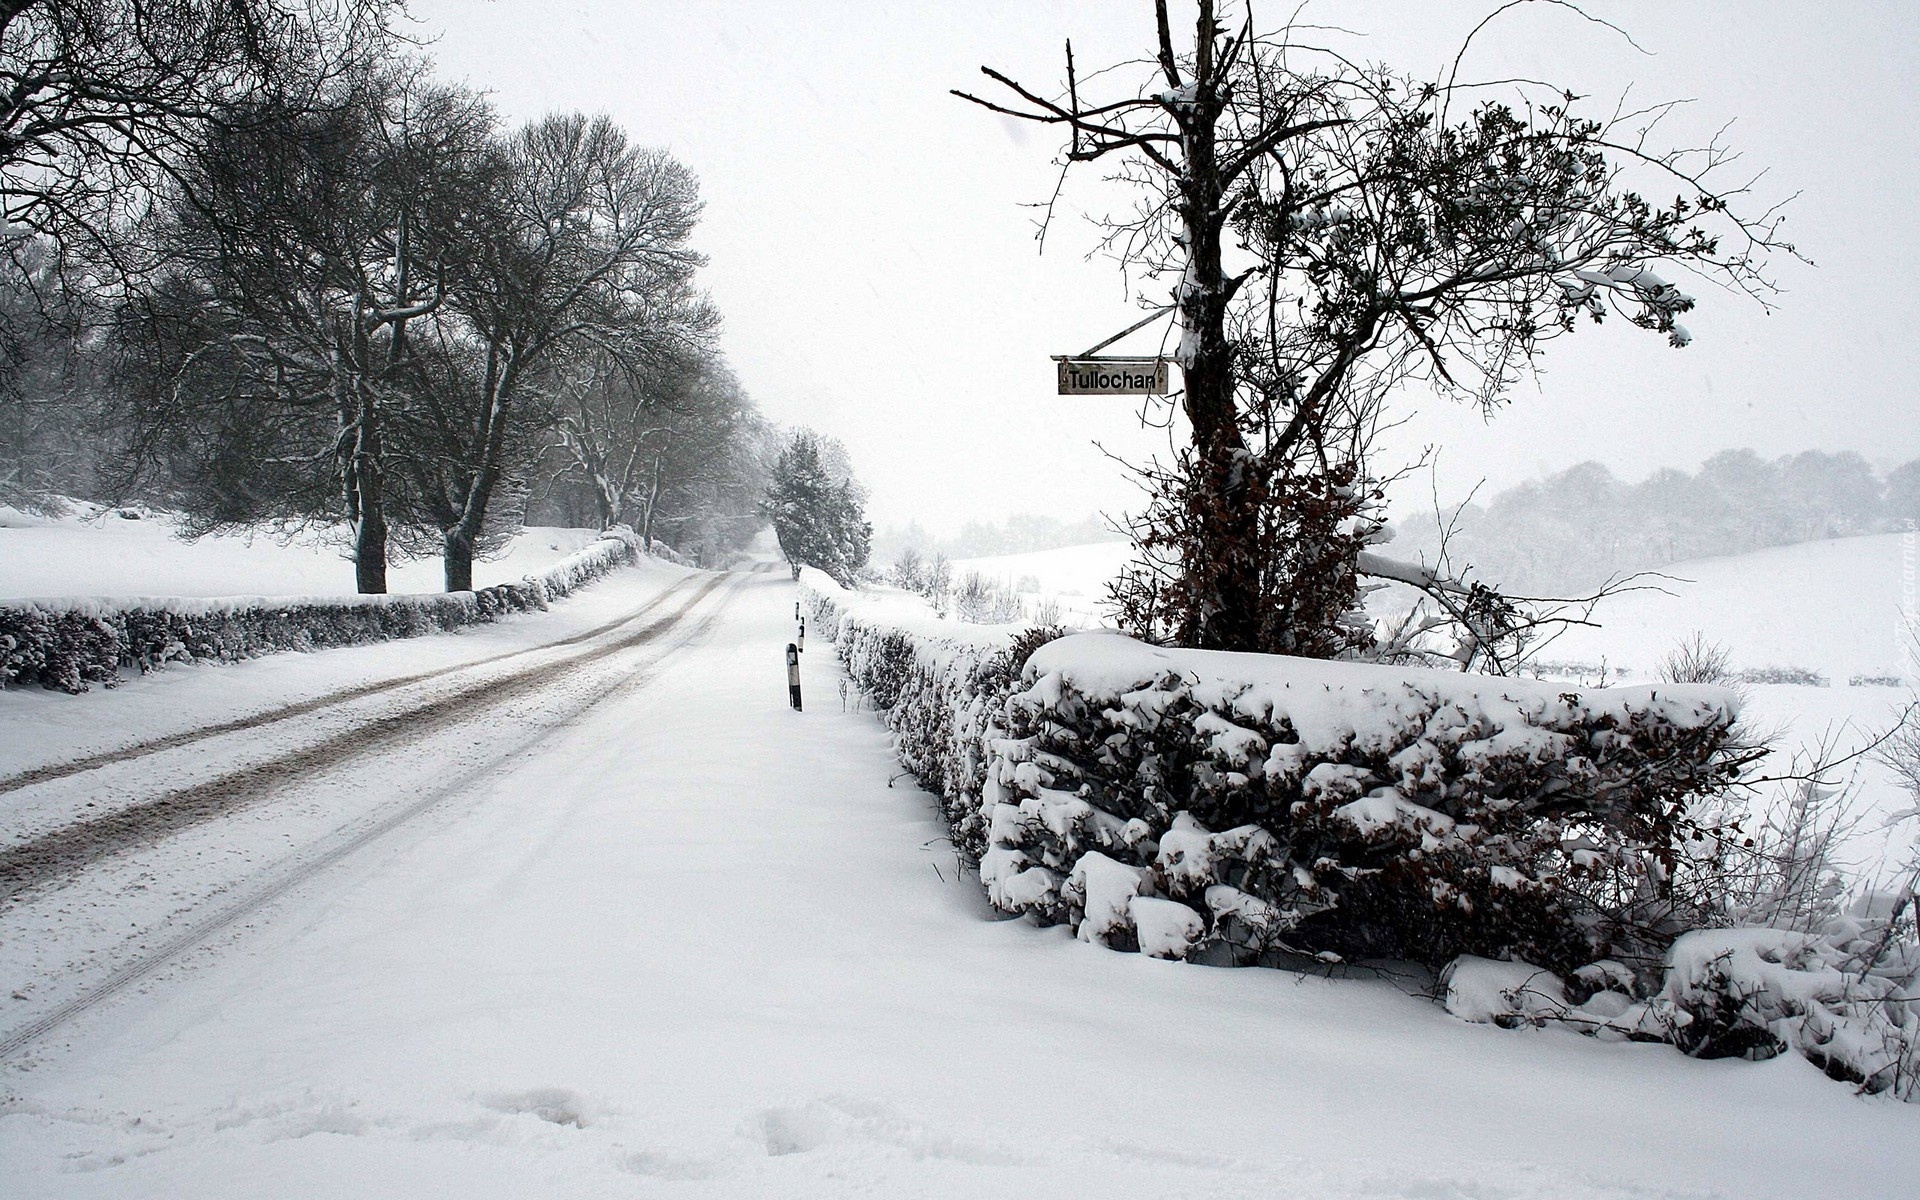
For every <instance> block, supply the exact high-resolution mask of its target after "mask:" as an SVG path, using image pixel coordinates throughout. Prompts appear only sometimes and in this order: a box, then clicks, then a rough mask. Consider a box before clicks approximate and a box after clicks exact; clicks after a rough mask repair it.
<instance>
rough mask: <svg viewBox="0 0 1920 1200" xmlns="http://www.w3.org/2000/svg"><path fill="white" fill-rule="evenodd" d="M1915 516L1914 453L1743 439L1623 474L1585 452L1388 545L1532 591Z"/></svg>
mask: <svg viewBox="0 0 1920 1200" xmlns="http://www.w3.org/2000/svg"><path fill="white" fill-rule="evenodd" d="M1916 523H1920V460H1916V461H1914V462H1910V463H1907V464H1905V465H1904V466H1901V467H1898V468H1896V469H1895V470H1893V471H1890V472H1888V473H1887V474H1886V475H1885V476H1884V477H1882V476H1880V475H1877V474H1875V472H1874V470H1873V468H1872V467H1871V466H1870V465H1868V463H1867V461H1866V459H1864V458H1862V457H1861V456H1860V455H1858V454H1855V453H1852V452H1846V453H1841V454H1827V453H1824V452H1822V451H1818V450H1809V451H1806V452H1805V453H1801V454H1794V455H1788V456H1785V457H1782V458H1779V459H1775V460H1773V461H1771V462H1769V461H1768V460H1766V459H1764V458H1761V457H1760V456H1759V455H1758V454H1756V453H1754V452H1753V451H1751V450H1728V451H1724V452H1722V453H1720V454H1716V455H1714V456H1713V457H1712V458H1710V459H1708V460H1707V461H1706V462H1705V463H1704V464H1702V465H1701V467H1700V469H1699V470H1698V471H1696V472H1693V473H1688V472H1686V471H1680V470H1674V469H1666V470H1661V471H1657V472H1655V473H1654V474H1653V475H1651V476H1649V477H1648V478H1646V479H1645V480H1643V481H1641V482H1640V483H1633V484H1630V483H1624V482H1622V481H1621V480H1619V479H1617V478H1615V477H1614V475H1613V473H1612V472H1610V471H1609V470H1607V468H1606V467H1604V466H1602V465H1601V464H1599V463H1596V462H1586V463H1581V464H1579V465H1578V466H1574V467H1570V468H1568V469H1567V470H1565V471H1562V472H1560V473H1559V474H1557V475H1552V476H1549V477H1547V478H1546V479H1543V480H1540V481H1538V482H1536V483H1525V484H1522V485H1520V486H1519V487H1515V488H1511V489H1509V490H1507V491H1504V492H1501V493H1499V494H1498V495H1496V496H1493V497H1492V498H1491V499H1487V500H1476V501H1472V502H1469V503H1467V504H1464V505H1462V506H1460V507H1459V508H1458V509H1457V510H1445V511H1442V512H1441V513H1440V514H1439V515H1438V518H1437V519H1436V517H1435V515H1434V514H1432V513H1427V514H1423V515H1422V516H1421V517H1419V518H1416V519H1413V520H1408V521H1403V522H1396V526H1397V529H1398V535H1399V536H1398V537H1397V539H1396V541H1395V543H1394V549H1395V551H1396V552H1397V553H1398V556H1399V557H1403V558H1404V557H1411V556H1413V555H1414V554H1416V553H1417V554H1419V555H1423V556H1425V557H1426V558H1427V559H1428V561H1432V560H1433V559H1434V558H1435V556H1436V555H1437V554H1438V553H1439V552H1440V549H1441V543H1442V529H1443V528H1444V527H1446V526H1447V525H1449V524H1450V525H1451V526H1452V532H1451V534H1450V535H1449V536H1447V537H1446V538H1445V542H1446V551H1447V555H1448V557H1449V559H1450V560H1451V562H1452V563H1453V564H1454V566H1455V567H1456V568H1458V567H1467V566H1470V567H1471V568H1472V574H1473V575H1474V576H1476V577H1477V578H1480V579H1483V580H1485V581H1487V582H1489V583H1493V584H1497V585H1500V586H1502V587H1504V588H1506V589H1508V590H1512V591H1521V592H1527V593H1532V594H1535V595H1541V594H1549V593H1557V592H1566V591H1570V590H1575V589H1585V588H1589V587H1592V586H1593V585H1595V584H1597V583H1599V582H1601V581H1603V580H1605V579H1606V578H1607V577H1608V576H1610V575H1618V574H1622V573H1630V572H1633V571H1644V570H1649V569H1652V568H1657V567H1661V566H1665V565H1666V564H1668V563H1674V562H1680V561H1683V560H1686V559H1693V558H1710V557H1715V556H1719V555H1726V554H1744V553H1746V552H1748V551H1752V550H1760V549H1764V548H1766V547H1769V546H1786V545H1791V544H1793V543H1795V542H1808V541H1816V540H1819V539H1823V538H1835V537H1851V536H1855V535H1858V534H1868V533H1884V532H1891V531H1894V530H1899V529H1905V528H1910V527H1911V526H1912V524H1916Z"/></svg>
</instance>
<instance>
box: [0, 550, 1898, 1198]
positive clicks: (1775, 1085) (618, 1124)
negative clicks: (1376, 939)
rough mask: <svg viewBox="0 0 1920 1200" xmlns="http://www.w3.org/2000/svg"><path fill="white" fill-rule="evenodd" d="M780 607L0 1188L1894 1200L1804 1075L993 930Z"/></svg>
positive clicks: (40, 1116)
mask: <svg viewBox="0 0 1920 1200" xmlns="http://www.w3.org/2000/svg"><path fill="white" fill-rule="evenodd" d="M601 586H602V587H605V586H606V585H601ZM596 590H598V589H590V590H589V591H588V592H587V593H586V594H585V595H587V596H592V595H593V594H594V591H596ZM793 599H794V589H793V587H792V585H791V584H790V583H789V582H787V581H786V579H785V578H784V577H783V576H780V577H776V576H771V575H769V576H760V577H755V578H753V579H750V580H748V581H746V583H745V584H744V585H743V586H742V588H741V589H740V590H739V592H738V594H737V597H736V598H735V599H733V600H732V601H731V603H730V607H728V609H727V610H726V612H725V615H724V617H723V618H722V620H721V621H720V623H719V624H718V625H717V626H716V627H714V628H713V629H711V630H710V631H709V632H708V633H707V634H706V635H705V636H704V638H703V640H701V641H699V642H698V643H696V644H695V645H693V646H690V647H689V648H687V649H686V650H685V651H684V652H682V653H679V654H677V655H675V656H673V657H670V658H668V659H666V660H664V661H663V662H662V664H661V666H660V667H659V669H658V671H657V673H656V674H655V675H654V676H653V677H652V679H651V680H650V681H649V682H647V683H645V684H644V686H638V687H636V688H635V689H634V690H631V691H629V692H627V693H626V694H624V695H623V696H621V697H620V698H618V699H617V700H615V701H610V702H608V703H606V704H604V705H602V706H600V707H598V708H595V709H593V710H591V711H589V712H588V713H587V714H586V715H585V716H584V717H583V718H582V719H580V720H579V721H578V722H576V723H575V724H574V725H572V726H571V727H570V728H568V729H566V730H565V731H564V732H562V733H560V734H558V735H555V736H553V737H550V738H548V739H547V740H545V741H544V742H540V743H538V744H536V745H533V746H531V747H529V748H528V749H526V750H525V751H524V752H522V753H520V754H518V755H517V756H516V757H515V758H514V759H513V760H511V761H510V762H508V763H506V764H504V765H503V766H502V767H501V768H500V769H498V770H497V771H496V772H495V773H493V774H492V775H491V776H490V777H488V778H486V779H484V780H483V781H481V782H480V783H478V784H477V785H476V786H474V787H473V788H472V789H471V791H470V792H468V793H467V794H465V795H463V796H461V797H459V798H458V799H456V800H453V801H450V802H448V803H447V804H446V805H444V806H443V807H442V808H440V809H437V810H434V811H433V812H432V813H430V814H429V815H428V816H427V817H425V818H423V819H422V820H420V821H418V822H415V823H414V824H412V825H409V826H407V827H404V828H402V829H400V830H398V831H396V832H395V833H393V834H391V835H389V836H388V837H387V838H386V839H384V840H382V841H381V842H379V843H377V844H375V845H374V846H371V847H369V848H368V849H367V850H366V851H365V852H363V853H361V854H359V855H357V856H355V857H352V858H349V859H346V860H344V861H342V862H341V863H339V864H338V865H337V866H336V867H334V868H332V869H330V870H329V871H327V872H325V873H323V874H321V875H318V876H316V877H314V878H312V879H310V880H309V881H308V882H307V883H306V884H305V885H303V886H301V887H299V888H297V889H295V890H294V891H292V892H291V893H289V894H287V895H286V896H284V897H282V898H281V899H280V900H279V901H277V902H276V903H275V904H274V905H273V906H271V907H270V908H268V909H267V910H264V911H263V912H261V913H259V914H256V916H255V917H254V918H253V919H252V920H250V921H249V922H248V923H247V927H245V928H235V929H233V930H230V931H229V932H228V933H227V934H225V935H223V936H222V937H221V938H219V939H217V940H216V941H215V942H214V943H212V944H210V945H209V946H207V947H206V948H204V949H203V951H201V952H200V953H198V954H197V955H195V956H194V957H193V958H192V960H191V961H189V962H186V963H183V964H181V965H180V966H179V967H177V968H176V969H174V970H172V971H171V972H169V973H168V974H167V975H166V976H164V977H162V978H158V979H155V980H152V981H150V982H149V983H148V984H147V985H146V986H145V988H144V990H142V991H141V992H139V993H138V994H132V995H123V996H121V997H120V998H119V999H117V1000H116V1001H113V1002H110V1003H109V1004H108V1005H106V1006H104V1007H103V1008H101V1009H96V1010H94V1011H93V1012H91V1013H89V1014H87V1015H85V1016H83V1017H81V1018H79V1019H78V1020H77V1022H76V1023H75V1024H72V1025H69V1026H67V1027H66V1028H64V1029H63V1030H62V1031H61V1033H60V1034H59V1035H58V1036H56V1038H55V1039H54V1041H53V1043H52V1044H51V1045H50V1046H48V1047H45V1048H43V1049H42V1051H41V1052H40V1053H39V1054H38V1055H37V1056H36V1058H35V1059H34V1060H33V1061H32V1062H31V1063H30V1064H29V1065H26V1066H19V1065H14V1066H10V1067H8V1068H5V1069H4V1073H0V1096H4V1100H0V1164H4V1172H3V1177H4V1179H5V1185H4V1187H3V1188H0V1191H4V1192H5V1193H6V1194H7V1195H8V1196H10V1197H11V1196H21V1197H29V1196H31V1197H38V1196H62V1197H68V1196H71V1197H96V1196H97V1197H109V1196H120V1197H153V1196H174V1195H179V1196H188V1195H192V1196H201V1195H205V1196H234V1195H260V1196H275V1197H322V1196H328V1197H331V1196H369V1195H405V1196H409V1197H437V1196H446V1197H460V1198H462V1200H467V1198H472V1197H489V1196H503V1197H504V1196H512V1197H516V1198H518V1197H539V1196H554V1197H561V1196H565V1197H578V1196H589V1195H593V1196H598V1195H608V1196H616V1195H673V1196H686V1197H761V1196H783V1197H816V1196H817V1197H843V1196H850V1195H871V1196H886V1197H976V1196H1001V1195H1015V1194H1023V1193H1025V1192H1028V1191H1044V1192H1045V1193H1046V1194H1047V1195H1049V1196H1059V1197H1133V1196H1140V1197H1146V1196H1187V1195H1208V1196H1218V1197H1263V1198H1264V1197H1277V1196H1299V1197H1315V1198H1322V1197H1361V1196H1364V1197H1371V1198H1376V1200H1391V1198H1394V1197H1429V1198H1438V1197H1460V1198H1465V1197H1474V1198H1476V1200H1509V1198H1519V1197H1555V1198H1581V1197H1586V1198H1597V1197H1607V1198H1623V1197H1652V1196H1660V1197H1704V1196H1726V1197H1742V1198H1747V1197H1795V1198H1799V1197H1836V1198H1838V1197H1848V1198H1854V1200H1869V1198H1880V1197H1887V1198H1891V1197H1899V1196H1910V1195H1912V1194H1913V1182H1914V1180H1915V1179H1916V1178H1920V1136H1916V1134H1920V1108H1916V1107H1915V1106H1911V1105H1900V1104H1897V1103H1893V1102H1888V1101H1882V1100H1863V1099H1859V1098H1856V1097H1854V1096H1853V1095H1852V1094H1851V1093H1850V1092H1849V1090H1848V1089H1847V1088H1845V1087H1842V1086H1840V1085H1837V1084H1834V1083H1832V1082H1830V1081H1828V1080H1826V1079H1824V1078H1822V1077H1821V1076H1820V1074H1819V1073H1818V1072H1817V1071H1816V1070H1815V1069H1814V1068H1813V1067H1811V1066H1810V1065H1808V1064H1807V1063H1806V1062H1805V1061H1803V1060H1801V1059H1800V1058H1798V1057H1797V1056H1792V1055H1789V1056H1784V1057H1782V1058H1779V1059H1776V1060H1774V1061H1772V1062H1768V1063H1761V1064H1750V1063H1745V1062H1738V1061H1735V1062H1724V1061H1722V1062H1698V1061H1694V1060H1690V1059H1687V1058H1684V1057H1682V1056H1680V1055H1678V1054H1675V1053H1674V1052H1673V1051H1672V1050H1671V1049H1669V1048H1667V1047H1663V1046H1651V1045H1635V1044H1630V1043H1629V1044H1607V1043H1601V1042H1598V1041H1594V1040H1591V1039H1585V1038H1580V1037H1577V1036H1574V1035H1571V1034H1566V1033H1551V1032H1540V1031H1517V1032H1510V1031H1503V1030H1499V1029H1496V1028H1491V1027H1486V1026H1475V1025H1468V1024H1465V1023H1462V1022H1459V1021H1455V1020H1453V1019H1451V1018H1449V1017H1448V1016H1446V1015H1445V1014H1444V1013H1443V1012H1442V1011H1441V1010H1440V1009H1439V1008H1438V1007H1437V1006H1436V1005H1434V1004H1433V1003H1431V1002H1430V1001H1428V1000H1426V999H1424V998H1420V997H1415V996H1409V995H1407V994H1404V993H1403V992H1402V991H1401V990H1400V989H1399V988H1398V987H1396V986H1395V985H1394V984H1392V983H1390V982H1385V981H1377V980H1376V981H1367V980H1328V979H1322V978H1317V977H1302V976H1297V975H1293V974H1289V973H1285V972H1280V971H1271V970H1239V971H1234V970H1220V969H1210V968H1202V967H1193V966H1185V965H1180V964H1173V963H1166V962H1160V961H1156V960H1153V959H1149V958H1146V957H1143V956H1139V955H1123V954H1116V953H1112V952H1109V951H1106V950H1103V949H1100V948H1098V947H1094V946H1089V945H1086V944H1083V943H1079V942H1076V941H1074V940H1073V939H1072V938H1071V937H1069V936H1068V935H1066V934H1065V933H1064V932H1063V931H1061V930H1059V929H1052V930H1042V929H1038V928H1034V927H1032V926H1029V925H1026V924H1024V923H1021V922H1017V921H1016V922H1003V921H996V920H992V919H989V917H988V915H987V914H986V913H985V912H984V911H983V906H982V904H981V902H980V899H979V893H978V887H977V885H976V884H974V883H972V882H970V881H966V880H963V879H962V878H960V876H959V874H958V872H957V869H956V864H955V862H954V861H953V856H952V854H951V852H950V851H948V850H947V849H945V847H944V846H943V844H942V833H943V829H942V827H941V825H940V822H939V820H938V817H937V815H936V811H935V808H934V804H933V801H932V799H931V798H930V797H928V796H926V795H925V794H923V793H921V792H919V791H917V790H916V789H914V788H912V787H911V786H909V785H908V784H907V783H906V782H904V781H901V782H899V783H897V784H895V783H892V782H890V779H891V778H892V777H893V776H894V775H895V774H897V768H896V767H895V766H894V763H893V759H892V755H891V753H890V752H889V749H888V745H887V740H886V735H885V732H884V730H883V729H882V728H881V726H880V725H879V724H878V722H876V721H875V720H874V718H873V716H872V714H871V713H868V712H864V711H853V712H848V711H843V709H842V708H841V705H840V704H839V702H838V701H837V699H835V698H834V697H835V696H836V683H837V680H838V678H839V672H838V669H837V666H836V664H835V663H834V662H833V660H832V658H831V655H830V654H827V653H821V652H820V651H818V650H816V651H814V652H811V653H809V654H808V655H807V656H806V659H805V665H804V672H805V681H806V687H807V695H808V709H807V711H806V712H804V713H794V712H791V711H789V710H788V709H787V708H786V706H785V696H784V679H783V677H782V672H781V667H780V662H781V653H780V652H781V648H782V647H783V646H784V644H785V643H786V642H787V641H788V640H789V639H790V638H791V636H792V622H791V617H792V611H793ZM564 611H565V610H564V609H556V610H555V612H556V614H559V613H562V612H564ZM551 616H552V615H551V614H550V615H549V616H543V617H539V618H534V620H536V621H538V620H547V619H549V618H550V617H551ZM474 632H476V633H478V632H481V631H474ZM471 636H472V635H471V634H468V635H462V636H461V637H460V638H452V639H429V640H431V641H447V642H463V641H466V640H468V638H469V637H471ZM336 653H337V654H342V655H344V654H352V653H357V652H356V651H341V652H336ZM328 657H332V656H326V655H314V656H291V655H282V656H277V657H276V658H273V659H269V660H263V661H262V662H260V663H257V664H247V665H244V666H242V667H235V668H229V669H225V670H222V671H219V672H218V673H219V674H222V675H228V676H238V675H239V674H240V673H241V672H244V671H251V670H255V669H260V670H261V671H262V673H264V674H271V673H276V672H277V670H278V668H279V667H280V666H282V665H288V666H290V667H298V668H302V669H305V668H306V667H308V666H309V665H310V664H312V663H317V662H320V661H321V660H322V659H324V658H328ZM215 674H216V671H215V670H214V669H206V670H204V671H191V672H181V673H179V674H172V673H169V674H167V675H162V676H157V677H155V679H154V680H153V681H151V682H150V683H149V682H148V681H143V682H142V684H140V685H137V686H141V687H147V686H151V687H152V690H153V691H154V692H156V693H170V694H172V695H174V696H176V697H179V700H178V702H177V703H176V704H175V705H174V706H173V719H179V720H191V719H200V718H199V714H198V713H196V712H193V711H189V710H190V709H193V708H197V707H205V706H213V707H217V706H218V705H219V704H220V703H221V702H220V700H219V699H218V698H217V697H213V696H209V695H206V694H204V693H203V694H192V693H190V692H189V691H188V690H186V689H185V688H184V686H180V687H176V684H179V685H184V684H185V683H186V682H188V681H191V680H196V679H198V678H205V677H212V676H214V675H215ZM94 695H95V696H100V701H98V702H94V703H93V704H92V708H91V710H90V718H91V719H92V720H94V721H96V722H98V723H101V724H105V725H112V724H113V723H115V722H116V720H118V719H119V714H118V710H115V709H114V708H113V707H112V704H111V703H110V702H108V701H109V698H108V697H106V696H101V695H100V694H99V693H95V694H94ZM131 698H134V697H133V696H130V695H123V696H116V697H112V698H111V699H113V700H123V699H131ZM7 699H12V698H11V697H7ZM61 699H62V700H63V701H67V702H72V701H73V700H74V698H61ZM77 700H78V702H80V703H87V702H89V701H91V700H92V698H91V697H85V696H83V697H79V698H77ZM210 715H211V712H210V711H209V713H208V716H210ZM11 717H12V713H6V714H4V715H0V720H9V721H10V720H11ZM128 719H131V720H143V721H151V720H156V719H158V718H157V717H153V716H151V715H149V716H146V717H130V718H128ZM7 728H8V732H9V741H11V740H12V732H13V730H14V729H16V728H17V727H15V726H11V725H10V724H9V726H7ZM75 728H77V726H75ZM0 1003H4V1002H3V1001H0Z"/></svg>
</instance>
